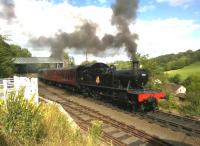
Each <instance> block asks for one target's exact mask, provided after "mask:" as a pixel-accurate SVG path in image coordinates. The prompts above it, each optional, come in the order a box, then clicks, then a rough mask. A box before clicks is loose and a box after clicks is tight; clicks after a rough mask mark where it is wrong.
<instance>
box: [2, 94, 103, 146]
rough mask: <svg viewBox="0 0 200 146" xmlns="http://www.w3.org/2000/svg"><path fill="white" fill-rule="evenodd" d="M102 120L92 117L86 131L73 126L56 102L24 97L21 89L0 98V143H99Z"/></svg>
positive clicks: (80, 145)
mask: <svg viewBox="0 0 200 146" xmlns="http://www.w3.org/2000/svg"><path fill="white" fill-rule="evenodd" d="M101 133H102V123H101V122H99V121H93V122H92V123H91V126H90V128H89V130H88V132H83V131H81V130H80V128H78V127H77V128H75V127H73V126H72V124H71V123H70V122H69V120H68V119H67V117H66V115H65V114H64V113H62V112H60V110H59V109H58V107H57V106H56V104H50V103H39V104H38V105H35V104H34V103H33V100H26V99H25V98H24V92H23V90H21V91H20V92H19V93H18V94H16V93H12V94H11V95H10V96H9V97H8V98H7V99H6V101H4V100H1V101H0V145H3V146H21V145H25V146H59V145H67V146H98V145H100V144H101V142H100V140H99V138H100V136H101Z"/></svg>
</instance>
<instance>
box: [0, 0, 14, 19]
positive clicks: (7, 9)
mask: <svg viewBox="0 0 200 146" xmlns="http://www.w3.org/2000/svg"><path fill="white" fill-rule="evenodd" d="M0 5H1V7H2V10H1V11H0V18H3V19H6V20H8V21H10V20H11V19H13V18H15V10H14V9H15V4H14V2H13V0H0Z"/></svg>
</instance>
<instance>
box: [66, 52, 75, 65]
mask: <svg viewBox="0 0 200 146" xmlns="http://www.w3.org/2000/svg"><path fill="white" fill-rule="evenodd" d="M64 59H65V60H67V61H68V62H69V65H70V66H75V62H74V57H72V56H69V54H68V53H66V52H65V53H64Z"/></svg>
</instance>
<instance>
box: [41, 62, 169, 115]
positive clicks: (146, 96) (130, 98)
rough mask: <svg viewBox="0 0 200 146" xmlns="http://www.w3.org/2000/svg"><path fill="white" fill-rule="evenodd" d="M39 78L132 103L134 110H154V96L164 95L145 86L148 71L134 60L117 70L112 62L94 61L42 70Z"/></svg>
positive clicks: (113, 99)
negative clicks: (128, 68) (88, 63)
mask: <svg viewBox="0 0 200 146" xmlns="http://www.w3.org/2000/svg"><path fill="white" fill-rule="evenodd" d="M39 78H40V79H41V80H42V81H44V82H47V83H51V84H55V85H59V86H65V87H66V88H68V89H70V90H73V91H76V92H81V93H83V94H87V95H90V96H92V97H93V98H104V99H107V100H109V101H111V102H113V103H118V104H120V105H123V106H125V107H131V109H132V110H134V111H136V110H138V109H140V110H142V111H147V110H155V109H156V108H157V100H159V99H162V98H165V94H164V93H163V92H160V91H159V92H158V91H153V90H147V89H144V85H145V84H146V83H147V81H148V74H147V73H146V71H145V70H143V69H140V68H139V63H138V61H134V62H133V69H130V70H116V68H115V66H113V65H111V66H108V65H106V64H104V63H94V64H92V65H80V66H77V67H74V68H70V69H53V70H42V71H40V72H39Z"/></svg>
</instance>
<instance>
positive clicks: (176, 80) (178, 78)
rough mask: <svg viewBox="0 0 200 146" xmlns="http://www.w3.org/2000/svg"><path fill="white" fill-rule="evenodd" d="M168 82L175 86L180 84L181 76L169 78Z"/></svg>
mask: <svg viewBox="0 0 200 146" xmlns="http://www.w3.org/2000/svg"><path fill="white" fill-rule="evenodd" d="M169 81H170V82H173V83H176V84H180V83H181V75H180V74H176V75H174V76H173V77H170V78H169Z"/></svg>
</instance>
